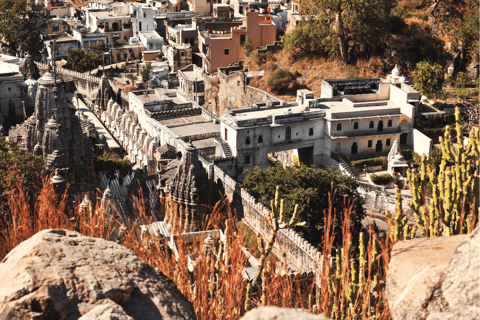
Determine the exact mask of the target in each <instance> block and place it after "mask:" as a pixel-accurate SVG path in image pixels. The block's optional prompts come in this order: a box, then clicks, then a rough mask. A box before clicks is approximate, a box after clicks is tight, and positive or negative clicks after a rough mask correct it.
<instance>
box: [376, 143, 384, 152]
mask: <svg viewBox="0 0 480 320" xmlns="http://www.w3.org/2000/svg"><path fill="white" fill-rule="evenodd" d="M382 149H383V143H382V140H378V141H377V145H376V146H375V151H376V152H382Z"/></svg>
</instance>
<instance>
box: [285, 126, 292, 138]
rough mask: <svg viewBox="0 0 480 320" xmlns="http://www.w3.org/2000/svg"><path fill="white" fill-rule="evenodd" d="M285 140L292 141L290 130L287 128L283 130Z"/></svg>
mask: <svg viewBox="0 0 480 320" xmlns="http://www.w3.org/2000/svg"><path fill="white" fill-rule="evenodd" d="M285 140H287V141H289V140H292V128H290V127H287V128H286V129H285Z"/></svg>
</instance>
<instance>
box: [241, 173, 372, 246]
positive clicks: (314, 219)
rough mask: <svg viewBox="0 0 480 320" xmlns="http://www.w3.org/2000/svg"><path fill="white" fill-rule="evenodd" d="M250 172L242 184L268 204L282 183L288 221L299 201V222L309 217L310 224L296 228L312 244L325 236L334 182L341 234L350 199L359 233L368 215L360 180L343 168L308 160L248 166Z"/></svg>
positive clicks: (334, 204)
mask: <svg viewBox="0 0 480 320" xmlns="http://www.w3.org/2000/svg"><path fill="white" fill-rule="evenodd" d="M246 173H247V176H246V178H245V180H244V181H243V182H242V184H241V186H242V187H243V188H246V190H248V192H249V193H250V194H251V195H253V196H254V197H255V198H256V199H258V201H260V202H262V203H263V204H264V205H265V206H267V207H268V208H269V207H270V200H271V199H274V198H275V191H276V187H277V186H280V187H279V192H280V198H283V199H284V216H285V220H286V221H288V220H289V219H291V217H292V215H293V212H294V209H295V204H298V205H299V209H298V214H297V217H298V221H295V222H300V221H305V222H306V223H307V224H306V225H305V226H303V227H301V228H296V231H297V232H298V233H299V234H301V235H303V237H304V238H305V239H306V240H307V241H309V242H310V243H312V245H315V246H317V247H319V246H320V244H321V243H322V240H323V228H324V225H323V223H324V220H323V218H324V210H327V212H328V193H329V192H330V191H331V187H332V182H333V188H334V189H335V190H336V197H335V201H334V203H333V208H334V209H335V210H336V215H337V219H336V221H335V230H336V232H337V234H339V235H340V234H341V228H342V224H341V221H340V220H341V219H340V217H341V215H342V214H343V213H342V212H343V209H344V208H346V207H347V203H348V201H349V200H351V201H353V202H354V204H355V206H356V207H355V212H356V215H355V218H354V219H353V221H352V223H353V225H354V229H355V230H356V232H357V233H358V232H359V231H360V229H361V220H362V219H363V217H364V210H363V207H362V205H363V199H362V198H361V197H360V196H359V195H358V193H357V191H356V190H357V183H356V180H355V179H354V178H351V177H349V176H344V175H342V174H341V173H340V171H334V170H333V169H332V168H330V169H328V170H322V169H318V168H315V167H308V166H306V165H304V164H301V165H298V166H293V167H287V168H284V167H283V166H282V165H280V164H279V165H276V166H272V167H268V168H267V169H265V170H263V171H262V170H260V169H259V167H255V168H253V169H252V170H246ZM357 235H358V234H357ZM338 239H341V237H338ZM354 239H357V237H354Z"/></svg>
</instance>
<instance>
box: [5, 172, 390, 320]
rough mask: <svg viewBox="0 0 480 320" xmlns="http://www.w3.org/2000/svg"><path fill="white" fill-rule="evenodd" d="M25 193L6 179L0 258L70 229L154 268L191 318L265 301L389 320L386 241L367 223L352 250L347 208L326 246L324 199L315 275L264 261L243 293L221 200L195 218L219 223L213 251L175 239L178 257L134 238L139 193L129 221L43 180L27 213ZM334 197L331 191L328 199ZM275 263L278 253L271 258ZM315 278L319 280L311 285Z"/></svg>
mask: <svg viewBox="0 0 480 320" xmlns="http://www.w3.org/2000/svg"><path fill="white" fill-rule="evenodd" d="M28 197H29V196H28V195H27V194H26V192H25V188H24V187H23V184H22V179H21V178H20V177H19V178H18V179H17V180H15V181H12V182H11V192H10V194H9V201H10V208H11V211H10V212H8V213H7V214H6V215H4V216H3V218H2V219H1V220H2V221H1V225H0V259H3V257H4V256H5V255H6V254H7V253H8V252H9V251H10V250H12V249H13V248H14V247H15V246H17V245H18V244H19V243H20V242H22V241H24V240H26V239H28V238H30V237H31V236H33V235H34V234H35V233H36V232H38V231H40V230H43V229H50V228H61V229H68V230H77V231H79V232H80V233H82V234H84V235H87V236H92V237H101V238H105V239H115V240H116V241H118V242H120V243H121V244H122V245H123V246H125V247H127V248H130V249H131V250H133V251H134V252H135V254H137V255H138V256H139V257H140V258H142V259H143V260H145V261H146V262H147V263H148V264H150V265H151V266H153V267H157V268H159V269H160V270H161V271H162V272H163V273H164V274H165V275H166V276H167V277H169V278H170V279H171V280H172V281H173V282H174V283H175V284H176V286H177V287H178V289H179V290H180V291H181V292H182V293H183V294H184V295H185V296H186V297H187V298H188V299H189V300H190V301H191V302H192V304H193V306H194V309H195V312H196V314H197V318H198V319H239V318H240V317H241V316H242V315H243V314H244V313H245V312H246V310H245V305H248V309H251V308H254V307H257V306H266V305H274V306H280V307H287V308H302V309H306V310H309V311H310V312H314V313H321V314H324V315H325V316H328V317H332V318H334V319H372V318H373V317H375V319H389V318H390V316H389V311H388V306H387V304H386V300H385V294H384V292H383V291H382V290H381V285H382V283H383V282H384V281H385V276H386V272H387V266H388V262H389V257H390V255H389V252H390V248H391V246H392V242H390V237H389V236H388V235H387V237H386V240H383V241H381V240H380V239H378V238H377V236H376V234H375V233H374V232H373V231H372V228H370V232H369V235H368V236H367V235H365V237H364V236H363V235H362V238H361V239H360V246H359V248H354V247H353V246H352V242H353V239H352V230H351V228H350V220H351V219H353V218H354V217H353V215H354V214H355V210H353V207H352V206H350V207H349V208H348V209H347V210H345V211H344V214H343V221H341V222H340V223H342V225H343V226H344V227H343V235H344V238H343V247H341V248H334V247H333V244H334V243H335V242H334V239H335V234H334V233H333V230H334V228H333V225H334V224H335V223H337V221H335V220H334V218H333V217H334V216H335V215H334V211H333V210H334V209H333V206H332V204H330V206H329V208H326V209H325V218H324V219H325V226H326V230H325V241H324V243H323V247H322V248H321V250H322V253H323V257H324V258H323V261H324V265H323V269H322V270H320V269H319V270H318V271H317V273H316V275H315V276H307V277H305V276H300V275H298V274H297V275H291V274H289V272H288V270H287V266H286V264H285V263H283V264H280V263H278V264H277V263H276V262H275V260H271V259H268V260H266V262H265V265H264V270H265V272H264V276H262V279H261V281H259V284H258V285H257V286H256V287H252V288H250V289H249V290H250V292H249V294H248V295H247V285H248V284H247V282H246V281H245V280H244V279H243V277H242V271H243V270H244V269H245V267H246V266H247V264H248V259H247V257H246V256H245V254H244V253H243V252H244V251H243V250H242V249H245V247H246V233H245V232H241V230H237V228H236V225H235V217H234V215H233V213H232V212H231V211H230V206H229V204H228V201H227V198H226V197H223V198H222V200H221V201H220V202H219V203H217V205H216V206H215V207H214V208H212V209H211V212H212V214H210V215H207V216H206V217H205V219H204V221H203V223H204V224H203V225H205V226H206V228H219V227H220V228H223V229H224V231H225V235H226V241H225V243H223V242H222V243H215V244H214V246H213V248H214V249H213V253H212V254H207V253H206V252H204V250H203V243H193V244H188V243H185V242H184V240H183V238H182V237H177V238H176V242H175V243H176V248H177V251H178V256H176V255H175V253H174V252H173V251H172V250H170V249H169V247H168V245H167V243H166V240H165V239H159V238H156V237H155V236H154V235H149V234H146V235H144V236H143V237H142V236H141V231H140V225H141V224H147V223H151V222H153V218H152V216H151V215H150V214H149V213H148V212H147V210H146V207H145V204H144V203H143V201H142V200H141V199H143V196H142V195H139V197H138V199H140V200H139V201H137V202H136V207H135V219H131V220H132V221H125V220H123V219H121V218H119V217H120V215H118V213H117V214H115V210H114V208H112V209H111V210H106V209H105V208H103V207H101V206H100V201H97V202H96V203H97V205H96V206H95V207H93V206H91V207H89V208H87V209H82V210H80V208H79V207H78V206H77V207H69V206H68V205H67V197H66V195H64V196H63V197H61V198H60V199H58V198H57V197H56V196H55V193H54V190H53V187H52V185H51V183H50V181H49V180H48V179H45V180H44V181H43V188H42V190H41V192H40V195H39V196H38V198H37V199H36V206H35V208H34V209H33V210H30V208H29V207H28V206H27V205H25V204H26V203H28V202H27V201H26V200H27V199H28ZM334 197H335V192H334V190H333V189H332V192H331V194H330V198H331V199H332V200H333V198H334ZM97 199H98V200H99V199H100V198H97ZM331 202H332V201H331ZM173 205H174V204H173V203H171V202H169V201H166V202H165V206H166V208H165V209H166V210H168V209H175V208H169V207H168V206H173ZM112 211H113V212H112ZM116 216H117V217H118V218H116ZM252 251H253V249H252ZM280 255H281V256H282V255H283V258H284V257H286V256H287V255H286V254H280ZM189 257H190V258H191V259H195V263H196V264H195V267H194V269H193V272H190V271H189V266H188V261H189ZM282 260H283V259H282V257H279V261H282ZM281 271H283V272H281ZM316 282H317V283H320V284H321V287H320V289H319V290H318V289H317V288H318V287H317V285H316ZM262 288H264V289H263V290H262ZM247 296H248V299H249V301H248V303H246V301H245V300H246V297H247Z"/></svg>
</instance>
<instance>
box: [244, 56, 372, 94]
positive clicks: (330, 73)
mask: <svg viewBox="0 0 480 320" xmlns="http://www.w3.org/2000/svg"><path fill="white" fill-rule="evenodd" d="M273 58H274V59H273V60H270V61H266V62H265V63H263V61H262V60H261V59H259V57H258V56H257V55H256V54H252V55H250V56H249V57H247V58H246V59H245V64H246V66H247V67H248V69H249V70H251V71H258V70H264V71H265V73H264V76H263V77H261V78H256V79H253V80H252V81H251V82H250V85H251V86H252V87H256V88H259V89H261V90H264V91H266V92H268V93H271V90H270V88H269V87H268V85H267V83H268V79H270V75H271V74H272V73H273V71H275V70H276V69H279V68H282V69H287V70H289V71H290V72H294V71H295V70H297V71H298V72H300V77H299V78H298V79H297V80H298V83H299V85H300V88H307V89H309V90H311V91H312V92H313V93H314V95H315V97H320V94H321V84H322V81H323V80H324V79H339V78H351V77H354V76H360V77H374V76H379V75H380V71H379V70H380V65H381V60H380V59H378V58H377V59H371V60H370V61H364V60H359V61H358V62H357V65H356V66H355V67H353V68H352V67H348V68H350V69H348V68H346V67H345V65H344V64H343V63H342V62H341V61H340V60H339V59H334V58H323V57H319V56H313V55H311V56H303V57H298V58H295V57H294V56H292V55H291V54H289V53H287V52H286V51H283V50H282V51H279V52H277V53H275V54H274V55H273ZM274 66H275V67H274ZM352 70H353V71H355V72H354V73H352ZM277 97H279V98H280V99H282V100H285V101H287V102H291V101H295V99H296V93H295V92H294V90H293V91H292V92H289V93H288V94H285V95H277Z"/></svg>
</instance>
